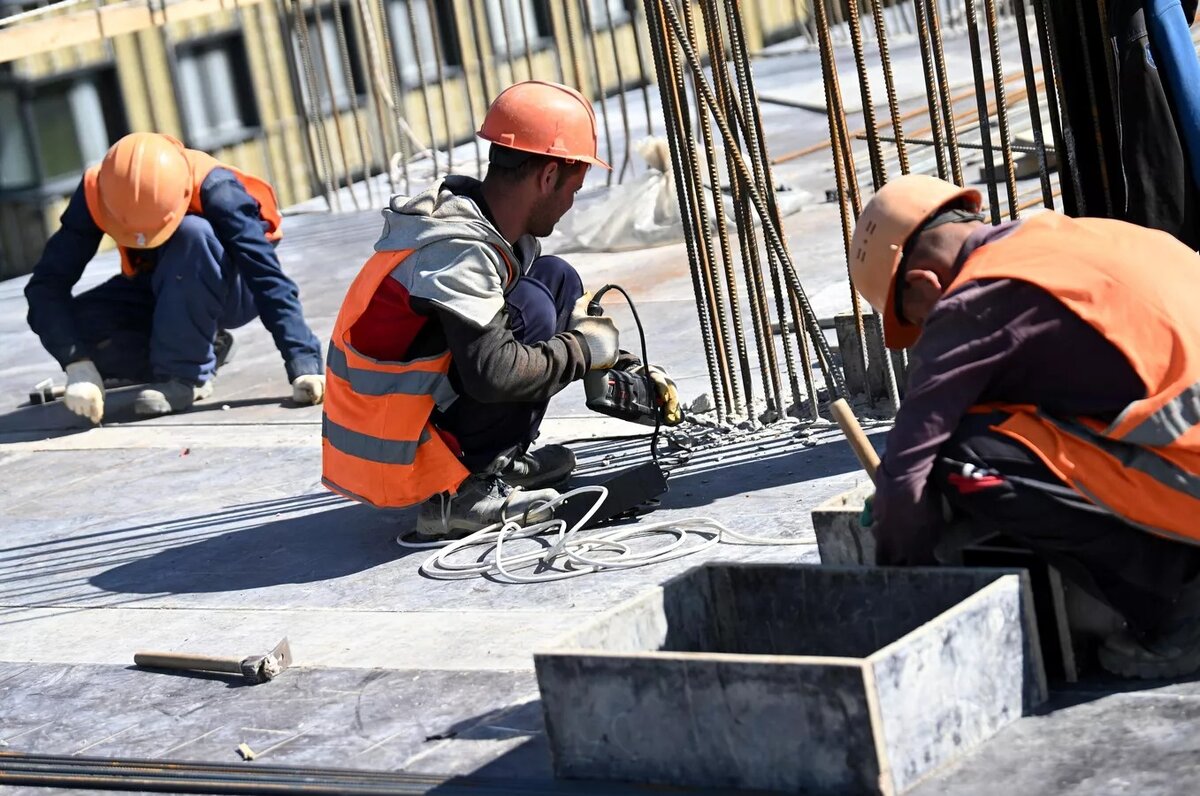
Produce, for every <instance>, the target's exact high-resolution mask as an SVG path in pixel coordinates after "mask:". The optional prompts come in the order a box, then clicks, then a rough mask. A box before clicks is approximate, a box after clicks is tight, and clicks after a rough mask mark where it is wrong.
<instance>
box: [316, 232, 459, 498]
mask: <svg viewBox="0 0 1200 796" xmlns="http://www.w3.org/2000/svg"><path fill="white" fill-rule="evenodd" d="M411 253H412V250H411V249H409V250H406V251H381V252H377V253H375V254H374V255H373V256H372V257H371V259H369V260H367V264H366V265H365V266H364V267H363V269H362V271H361V272H359V274H358V276H357V277H356V278H355V280H354V282H353V283H352V284H351V285H350V290H349V292H348V293H347V294H346V298H345V300H344V301H343V302H342V308H341V311H339V312H338V317H337V323H336V324H335V325H334V327H333V339H332V340H331V341H330V344H329V356H328V359H327V362H326V375H325V379H326V388H325V412H324V417H323V418H322V428H321V436H322V440H321V451H322V456H321V465H322V471H323V472H322V478H321V481H322V483H324V484H325V486H326V487H328V488H329V489H331V490H333V491H334V492H337V493H339V494H341V495H344V496H345V497H348V498H351V499H353V500H358V501H361V502H363V503H369V504H371V505H372V506H376V507H379V508H403V507H404V506H412V505H414V504H416V503H420V502H422V501H424V500H427V499H428V498H430V497H432V496H434V495H436V494H438V493H439V492H451V493H453V492H455V491H457V489H458V486H459V484H461V483H462V482H463V479H464V478H466V477H467V475H469V473H468V471H467V469H466V468H465V467H463V465H462V463H461V462H460V461H459V460H458V456H456V455H455V453H454V452H453V451H452V450H451V449H450V446H449V445H448V444H447V443H446V441H445V440H444V439H443V438H442V436H441V434H440V433H439V432H438V430H437V429H436V428H434V426H433V425H432V423H430V421H429V418H430V415H432V413H433V410H434V407H435V406H443V407H444V406H448V405H449V403H450V402H452V401H453V399H454V390H453V388H452V387H451V386H450V379H449V377H448V376H447V373H448V372H449V370H450V352H449V351H444V352H442V353H441V354H438V355H437V356H433V357H427V358H424V359H413V360H408V361H404V362H384V361H380V360H377V359H372V358H371V357H368V356H364V355H363V354H360V353H359V352H357V351H355V350H354V346H352V345H351V344H350V330H351V329H352V328H353V327H354V323H355V322H356V321H357V320H358V319H359V318H360V317H361V316H362V314H363V313H364V312H365V311H366V309H367V307H368V305H369V304H370V303H371V299H372V298H373V297H374V296H375V291H376V290H378V289H379V285H380V284H381V283H382V282H383V280H384V279H387V278H388V276H389V275H390V274H391V273H392V271H393V270H395V268H396V267H397V266H399V265H400V264H401V263H402V262H403V261H404V259H405V258H406V257H408V255H409V254H411Z"/></svg>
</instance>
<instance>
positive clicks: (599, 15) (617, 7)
mask: <svg viewBox="0 0 1200 796" xmlns="http://www.w3.org/2000/svg"><path fill="white" fill-rule="evenodd" d="M630 1H631V0H588V2H589V3H591V7H590V8H589V9H588V10H589V11H591V13H592V30H606V29H607V28H608V20H609V17H610V16H611V17H612V24H613V27H616V26H617V25H622V24H624V23H626V22H628V21H629V20H631V19H632V18H633V16H632V14H631V13H630V8H629V4H630Z"/></svg>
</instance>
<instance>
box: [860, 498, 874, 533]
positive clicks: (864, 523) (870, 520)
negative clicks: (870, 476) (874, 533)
mask: <svg viewBox="0 0 1200 796" xmlns="http://www.w3.org/2000/svg"><path fill="white" fill-rule="evenodd" d="M874 503H875V493H874V492H872V493H871V494H870V495H869V496H868V497H867V502H866V503H864V504H863V510H862V514H860V515H859V516H858V524H859V525H860V526H861V527H863V528H870V527H871V526H872V525H874V524H875V512H874V509H873V504H874Z"/></svg>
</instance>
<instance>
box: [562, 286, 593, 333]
mask: <svg viewBox="0 0 1200 796" xmlns="http://www.w3.org/2000/svg"><path fill="white" fill-rule="evenodd" d="M591 300H592V291H590V290H585V291H584V292H583V295H582V296H580V297H579V301H576V302H575V306H574V307H572V308H571V322H570V323H568V324H567V328H568V329H574V328H575V327H576V326H578V325H579V322H580V321H582V320H583V319H584V318H588V317H591V316H589V315H588V313H587V305H588V302H589V301H591Z"/></svg>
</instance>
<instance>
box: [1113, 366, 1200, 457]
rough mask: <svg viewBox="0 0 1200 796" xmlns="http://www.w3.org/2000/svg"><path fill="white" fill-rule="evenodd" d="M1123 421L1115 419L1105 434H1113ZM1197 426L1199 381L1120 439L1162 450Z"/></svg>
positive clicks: (1198, 421) (1198, 416) (1199, 400)
mask: <svg viewBox="0 0 1200 796" xmlns="http://www.w3.org/2000/svg"><path fill="white" fill-rule="evenodd" d="M1123 420H1124V417H1123V416H1122V417H1118V418H1117V419H1116V421H1114V422H1113V424H1112V425H1111V426H1109V428H1108V431H1107V433H1108V434H1110V435H1112V434H1114V432H1115V430H1116V429H1117V427H1119V426H1120V425H1121V424H1122V422H1123ZM1197 425H1200V382H1197V383H1195V384H1193V385H1192V386H1191V387H1188V388H1187V389H1186V390H1184V391H1183V392H1181V393H1180V394H1179V395H1177V396H1176V397H1174V398H1172V399H1171V400H1170V402H1168V403H1167V404H1166V405H1165V406H1163V407H1162V408H1161V409H1159V410H1158V411H1156V412H1152V413H1151V414H1150V415H1149V416H1148V417H1146V419H1145V420H1143V421H1142V422H1140V423H1139V424H1137V425H1136V426H1134V427H1133V428H1132V429H1131V430H1129V431H1127V432H1126V433H1125V434H1124V436H1122V437H1120V439H1122V440H1124V441H1125V442H1135V443H1137V444H1138V445H1149V446H1151V447H1155V448H1162V447H1165V446H1167V445H1170V444H1171V443H1173V442H1175V441H1176V440H1177V439H1179V438H1180V437H1182V436H1183V435H1184V434H1187V433H1188V432H1189V431H1191V430H1192V429H1193V428H1195V427H1196V426H1197Z"/></svg>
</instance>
